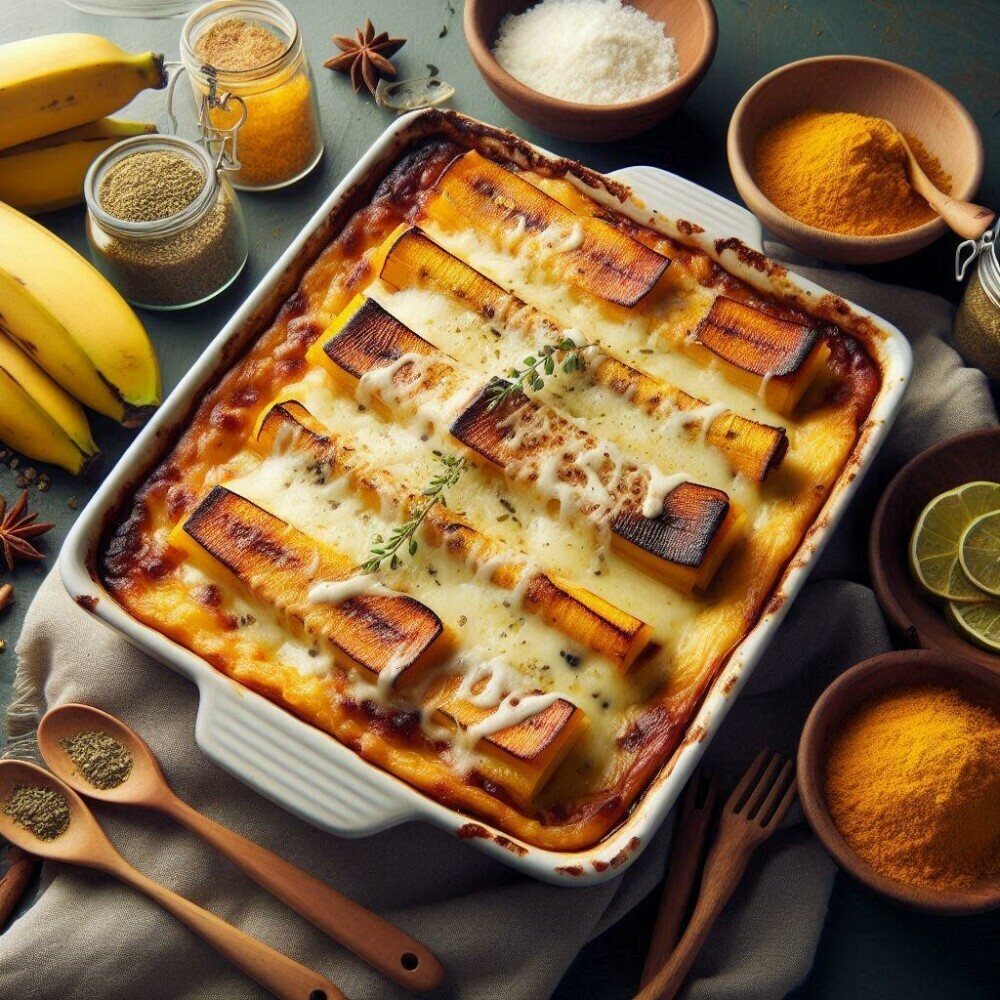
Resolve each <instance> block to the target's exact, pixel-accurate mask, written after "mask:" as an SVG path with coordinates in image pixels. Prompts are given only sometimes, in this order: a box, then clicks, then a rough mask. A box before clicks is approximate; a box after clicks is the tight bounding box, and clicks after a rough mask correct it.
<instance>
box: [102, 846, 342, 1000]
mask: <svg viewBox="0 0 1000 1000" xmlns="http://www.w3.org/2000/svg"><path fill="white" fill-rule="evenodd" d="M102 867H103V868H105V870H107V871H109V872H110V873H111V874H112V875H115V876H116V877H117V878H119V879H121V880H122V881H123V882H125V883H126V884H127V885H130V886H132V888H134V889H138V890H139V891H140V892H143V893H145V894H146V895H147V896H149V897H150V898H151V899H153V900H155V901H156V902H157V903H159V904H160V906H162V907H163V908H164V909H165V910H166V911H167V912H168V913H171V914H172V915H173V916H175V917H176V918H177V919H178V920H179V921H180V922H181V923H182V924H185V925H186V926H188V927H189V928H190V929H191V930H192V931H194V933H195V934H197V935H198V936H199V937H200V938H203V939H204V940H205V941H207V942H208V943H209V944H210V945H211V946H212V947H213V948H215V950H216V951H218V952H219V953H220V954H221V955H225V957H226V958H228V959H229V961H230V962H232V963H233V965H235V966H236V967H237V968H239V969H241V970H242V971H243V972H245V973H246V974H247V975H248V976H249V977H250V978H251V979H254V980H256V981H257V982H258V983H260V985H261V986H263V987H264V989H266V990H270V991H271V993H273V994H274V995H275V996H276V997H278V998H279V1000H347V998H346V997H345V996H344V994H343V993H341V991H340V990H339V989H337V987H336V986H334V985H333V983H331V982H330V980H329V979H327V978H326V977H324V976H321V975H320V974H319V973H318V972H314V971H313V970H312V969H308V968H306V966H304V965H300V964H299V963H298V962H296V961H295V960H294V959H291V958H289V957H288V956H287V955H282V954H281V952H279V951H275V950H274V949H273V948H272V947H271V946H270V945H266V944H264V943H263V942H262V941H258V940H257V939H256V938H252V937H250V935H249V934H244V933H243V931H241V930H239V929H237V928H236V927H233V926H232V924H227V923H226V922H225V920H222V919H221V918H220V917H217V916H216V915H215V914H214V913H209V912H208V910H203V909H202V908H201V907H200V906H197V905H196V904H195V903H192V902H191V900H189V899H185V898H184V897H183V896H178V895H177V893H176V892H171V891H170V890H169V889H167V888H165V887H164V886H162V885H160V884H159V882H154V881H153V880H152V879H151V878H147V877H146V876H145V875H143V874H142V872H140V871H137V870H136V869H135V868H133V867H132V866H131V865H130V864H128V862H127V861H125V860H124V859H122V858H116V859H115V861H114V863H113V864H107V865H102Z"/></svg>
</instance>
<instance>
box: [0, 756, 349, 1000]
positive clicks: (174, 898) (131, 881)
mask: <svg viewBox="0 0 1000 1000" xmlns="http://www.w3.org/2000/svg"><path fill="white" fill-rule="evenodd" d="M18 785H28V786H29V787H30V786H33V787H39V786H41V787H42V788H51V789H55V790H56V791H57V792H60V793H62V795H63V796H65V798H66V803H67V805H68V806H69V826H68V827H67V829H66V830H65V832H64V833H62V834H60V835H59V836H58V837H56V838H55V839H53V840H40V839H39V838H38V837H36V836H35V835H34V834H33V833H32V832H31V831H30V830H28V829H26V828H25V827H23V826H21V825H20V824H19V823H17V822H15V821H14V819H13V817H11V816H8V815H7V814H6V813H5V812H3V811H2V809H0V834H3V836H5V837H6V838H7V839H8V840H9V841H10V842H11V843H12V844H17V846H18V847H20V848H22V849H24V850H25V851H28V852H30V853H31V854H37V855H38V856H39V857H42V858H48V859H50V860H52V861H65V862H67V863H68V864H72V865H84V866H85V867H87V868H96V869H98V870H99V871H102V872H107V873H108V874H109V875H114V876H115V878H118V879H121V881H122V882H124V883H125V884H126V885H130V886H132V888H133V889H138V890H139V892H143V893H145V894H146V895H147V896H149V898H150V899H153V900H155V901H156V902H157V903H159V904H160V906H162V907H163V908H164V909H165V910H166V911H167V912H168V913H171V914H173V916H175V917H176V918H177V919H178V920H179V921H180V922H181V923H182V924H186V925H187V926H188V927H190V928H191V930H192V931H194V932H195V934H197V935H198V936H199V937H201V938H203V939H204V940H205V941H207V942H208V943H209V944H210V945H211V946H212V947H213V948H215V950H216V951H218V952H219V953H220V954H222V955H225V957H226V958H228V959H229V961H230V962H232V963H233V965H235V966H236V967H237V968H239V969H242V970H243V972H245V973H246V974H247V975H248V976H249V977H250V978H251V979H255V980H256V981H257V982H258V983H260V985H261V986H263V987H264V988H265V989H267V990H270V991H271V992H272V993H273V994H274V995H275V996H276V997H278V998H279V1000H347V998H346V997H345V996H344V994H343V993H341V992H340V990H339V989H337V987H336V986H334V985H333V983H331V982H330V980H329V979H326V978H325V977H324V976H321V975H320V974H319V973H318V972H313V970H312V969H307V968H306V967H305V966H304V965H300V964H299V963H298V962H296V961H294V960H293V959H291V958H288V957H287V956H286V955H282V954H281V952H278V951H275V950H274V949H273V948H271V947H270V946H269V945H266V944H264V943H263V942H262V941H258V940H257V939H256V938H252V937H250V935H249V934H244V933H243V931H241V930H238V929H237V928H235V927H233V926H232V925H231V924H227V923H226V922H225V920H222V919H221V918H220V917H217V916H216V915H215V914H214V913H209V912H208V910H203V909H202V908H201V907H200V906H196V905H195V904H194V903H192V902H191V901H190V900H189V899H185V898H184V897H183V896H178V895H177V893H175V892H171V891H170V890H169V889H166V888H164V887H163V886H162V885H160V884H159V882H154V881H153V880H152V879H151V878H147V877H146V876H145V875H143V874H142V872H140V871H138V870H137V869H135V868H133V867H132V866H131V865H130V864H129V863H128V862H127V861H126V860H125V859H124V858H123V857H122V856H121V855H120V854H119V853H118V852H117V851H116V850H115V849H114V847H113V846H112V844H111V841H110V840H108V838H107V837H106V836H105V835H104V831H103V830H102V829H101V828H100V827H99V826H98V825H97V820H96V819H94V816H93V813H91V811H90V810H89V809H88V808H87V806H86V805H85V804H84V802H83V800H82V799H81V798H80V797H79V796H78V795H77V794H76V792H74V791H73V789H72V788H70V787H69V785H67V784H65V783H64V782H62V781H60V780H59V779H58V778H57V777H56V776H55V775H54V774H49V772H48V771H45V770H43V769H42V768H40V767H38V766H37V765H35V764H28V763H25V762H24V761H19V760H4V761H0V803H4V804H5V803H6V802H7V800H8V799H9V798H10V796H11V793H12V792H13V791H14V789H15V788H16V787H17V786H18Z"/></svg>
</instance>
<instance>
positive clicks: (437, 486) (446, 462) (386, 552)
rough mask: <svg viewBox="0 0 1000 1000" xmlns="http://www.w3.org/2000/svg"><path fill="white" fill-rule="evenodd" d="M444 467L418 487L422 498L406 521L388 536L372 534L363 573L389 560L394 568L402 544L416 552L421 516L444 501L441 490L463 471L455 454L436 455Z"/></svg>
mask: <svg viewBox="0 0 1000 1000" xmlns="http://www.w3.org/2000/svg"><path fill="white" fill-rule="evenodd" d="M438 458H439V459H440V461H441V464H442V465H443V466H444V469H443V470H442V471H441V472H439V473H438V474H437V475H436V476H434V477H433V478H432V479H431V481H430V482H429V483H428V484H427V485H426V486H425V487H424V488H423V490H421V496H423V497H424V498H425V499H424V500H423V501H422V502H421V504H420V506H419V507H417V509H416V510H415V511H414V512H413V513H412V514H411V516H410V518H409V520H408V521H405V522H404V523H403V524H400V525H397V526H396V527H395V528H393V529H392V531H391V532H390V534H389V537H388V538H383V537H382V536H381V535H375V537H374V538H373V539H372V547H371V549H370V550H369V551H370V552H371V559H369V560H368V561H367V562H366V563H363V564H362V566H361V571H362V572H363V573H374V572H375V571H376V570H377V569H380V568H381V566H382V563H384V562H385V561H386V560H387V559H388V560H389V568H390V569H396V567H398V566H399V565H400V563H401V562H402V557H401V556H400V554H399V550H400V549H401V548H402V547H403V546H404V545H405V546H406V551H407V552H408V553H409V554H410V555H411V556H414V555H416V553H417V539H416V538H415V537H414V536H415V535H416V533H417V529H418V528H419V527H420V525H421V524H422V523H423V520H424V518H425V517H426V516H427V515H428V513H430V510H431V508H432V507H433V506H434V505H435V504H438V503H446V502H447V501H446V498H445V490H449V489H451V487H452V486H454V485H455V484H456V483H457V482H458V480H459V478H460V477H461V475H462V472H463V471H464V470H465V459H464V458H459V457H458V456H457V455H438Z"/></svg>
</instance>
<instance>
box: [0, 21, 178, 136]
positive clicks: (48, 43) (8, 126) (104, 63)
mask: <svg viewBox="0 0 1000 1000" xmlns="http://www.w3.org/2000/svg"><path fill="white" fill-rule="evenodd" d="M166 83H167V78H166V74H165V72H164V69H163V56H162V55H161V54H158V53H155V52H144V53H142V54H140V55H132V54H130V53H128V52H125V51H123V50H122V49H120V48H118V46H117V45H115V44H114V43H113V42H109V41H108V40H107V39H106V38H101V37H100V36H98V35H81V34H62V35H42V36H41V37H40V38H27V39H24V40H23V41H20V42H8V43H7V44H6V45H0V149H8V148H9V147H11V146H16V145H18V144H19V143H22V142H29V141H30V140H32V139H37V138H39V137H40V136H44V135H51V134H52V133H53V132H61V131H64V130H65V129H69V128H73V127H74V126H77V125H83V124H84V123H86V122H91V121H94V120H95V119H97V118H100V117H101V116H102V115H106V114H110V113H111V112H112V111H117V110H118V108H121V107H123V106H124V105H126V104H128V102H129V101H131V100H132V98H133V97H135V95H136V94H138V93H139V92H140V91H142V90H145V89H146V88H147V87H154V88H160V87H165V86H166Z"/></svg>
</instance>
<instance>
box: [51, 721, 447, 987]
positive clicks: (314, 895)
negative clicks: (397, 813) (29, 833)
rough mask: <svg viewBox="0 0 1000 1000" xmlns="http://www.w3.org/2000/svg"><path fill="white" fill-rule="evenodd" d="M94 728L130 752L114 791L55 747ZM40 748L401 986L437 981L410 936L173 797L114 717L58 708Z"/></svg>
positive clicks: (436, 970) (436, 968) (440, 973)
mask: <svg viewBox="0 0 1000 1000" xmlns="http://www.w3.org/2000/svg"><path fill="white" fill-rule="evenodd" d="M94 730H98V731H100V732H103V733H107V734H108V735H109V736H113V737H114V738H115V739H116V740H118V742H119V743H121V744H123V745H124V746H125V747H127V748H128V750H129V752H130V753H131V754H132V760H133V764H132V772H131V774H130V775H129V776H128V778H127V779H126V780H125V781H124V782H122V784H120V785H118V786H117V787H116V788H107V789H100V788H95V787H94V786H93V785H91V784H90V783H89V782H88V781H87V780H86V778H84V777H83V775H82V774H80V772H79V770H78V769H77V767H76V765H75V764H74V763H73V761H72V759H71V758H70V756H69V754H68V753H67V752H66V750H65V749H64V748H63V747H62V745H61V741H62V740H64V739H66V738H68V737H73V736H77V735H78V734H80V733H85V732H92V731H94ZM38 746H39V749H40V750H41V752H42V756H43V757H44V758H45V763H46V764H48V765H49V767H50V768H52V770H53V771H54V772H55V773H56V774H58V775H59V777H60V778H62V779H63V781H65V782H66V783H67V784H69V785H70V786H71V787H72V788H74V789H76V791H78V792H79V793H80V794H81V795H86V796H88V797H89V798H93V799H99V800H100V801H101V802H114V803H116V804H118V805H132V806H142V807H144V808H146V809H156V810H158V811H159V812H162V813H165V814H166V815H167V816H170V817H172V818H173V819H175V820H176V821H177V822H178V823H180V824H182V825H183V826H186V827H187V828H188V829H189V830H191V831H192V832H193V833H196V834H198V835H199V836H200V837H203V838H204V839H205V840H207V841H208V843H209V844H211V845H212V846H213V847H214V848H215V849H216V850H217V851H218V852H219V853H220V854H222V855H223V856H224V857H226V858H228V859H229V860H230V861H231V862H232V863H233V864H234V865H236V866H237V867H238V868H240V869H242V870H243V871H244V872H246V874H247V875H249V876H250V878H252V879H253V880H254V881H255V882H256V883H257V884H258V885H260V886H262V887H263V888H264V889H266V890H267V891H268V892H270V893H271V895H273V896H274V897H276V898H277V899H280V900H281V901H282V902H283V903H285V904H286V905H287V906H289V907H291V908H292V909H293V910H295V912H296V913H298V914H299V915H300V916H302V917H305V919H306V920H308V921H309V922H310V923H311V924H313V925H315V926H316V927H318V928H319V929H320V930H321V931H323V933H324V934H328V935H329V936H330V937H332V938H333V939H334V940H335V941H338V942H339V943H340V944H342V945H343V946H344V947H345V948H348V949H350V950H351V951H352V952H354V954H355V955H357V956H358V957H359V958H362V959H364V961H366V962H367V963H368V964H369V965H371V966H372V967H373V968H375V969H378V970H379V971H380V972H382V973H384V974H385V975H387V976H388V977H389V978H390V979H392V980H394V981H395V982H397V983H399V985H400V986H403V987H406V988H407V989H411V990H429V989H433V988H434V987H436V986H438V985H440V983H441V981H442V979H443V978H444V968H443V967H442V965H441V963H440V962H439V961H438V960H437V958H436V957H435V956H434V954H433V952H431V951H430V949H428V948H427V947H425V946H424V945H422V944H421V943H420V942H419V941H417V940H416V939H415V938H412V937H410V935H409V934H406V933H404V932H403V931H401V930H400V929H399V928H398V927H395V926H394V925H393V924H390V923H389V922H388V921H387V920H383V919H382V918H381V917H379V916H378V915H376V914H374V913H372V912H371V910H366V909H365V908H364V907H363V906H361V905H360V904H359V903H356V902H354V900H353V899H348V897H347V896H344V895H342V894H341V893H339V892H337V891H336V890H335V889H331V888H330V886H328V885H326V883H324V882H320V881H319V879H316V878H313V876H312V875H307V874H306V873H305V872H304V871H302V869H301V868H296V867H295V866H294V865H292V864H289V862H287V861H285V860H284V859H283V858H280V857H278V855H277V854H274V853H272V852H271V851H269V850H267V849H266V848H263V847H261V846H260V845H259V844H255V843H254V842H253V841H252V840H247V839H246V837H241V836H240V835H239V834H238V833H234V832H233V831H232V830H229V829H227V828H226V827H224V826H222V825H220V824H219V823H216V822H215V821H214V820H211V819H209V818H208V817H207V816H203V815H202V814H201V813H199V812H198V811H197V810H195V809H193V808H192V807H191V806H189V805H188V804H187V803H186V802H185V801H184V800H183V799H180V798H178V796H177V795H176V794H175V793H174V791H173V790H172V789H171V788H170V786H169V785H168V784H167V779H166V778H165V777H164V776H163V772H162V771H161V770H160V765H159V763H158V762H157V760H156V757H155V756H154V755H153V751H152V750H151V749H150V748H149V746H148V745H147V744H146V742H145V740H143V739H142V737H141V736H139V735H138V734H137V733H136V732H134V731H133V730H132V729H130V728H129V727H128V726H126V725H125V723H124V722H121V721H120V720H119V719H116V718H115V717H114V716H113V715H108V714H107V712H102V711H100V710H99V709H96V708H91V707H90V706H89V705H60V706H59V707H58V708H54V709H52V711H50V712H48V713H47V714H46V715H45V717H44V718H43V719H42V722H41V725H40V726H39V727H38Z"/></svg>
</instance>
